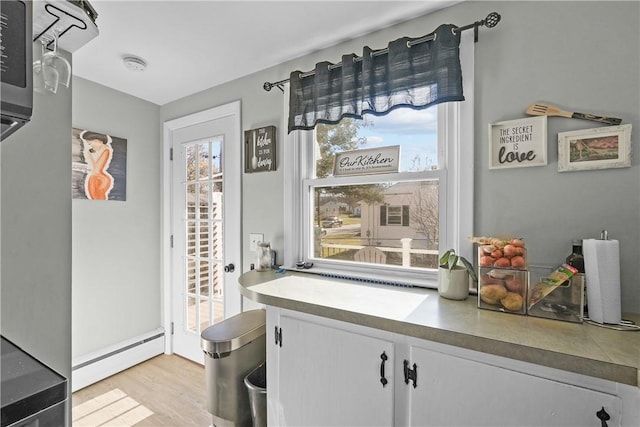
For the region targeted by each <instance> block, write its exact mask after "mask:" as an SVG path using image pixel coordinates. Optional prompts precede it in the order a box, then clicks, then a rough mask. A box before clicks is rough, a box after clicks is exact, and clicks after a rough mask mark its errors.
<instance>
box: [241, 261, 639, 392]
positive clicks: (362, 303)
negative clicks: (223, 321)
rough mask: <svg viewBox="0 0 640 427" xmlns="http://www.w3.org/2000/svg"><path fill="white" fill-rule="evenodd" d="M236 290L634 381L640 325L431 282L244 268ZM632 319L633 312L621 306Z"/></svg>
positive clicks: (323, 312)
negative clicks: (503, 303) (530, 308)
mask: <svg viewBox="0 0 640 427" xmlns="http://www.w3.org/2000/svg"><path fill="white" fill-rule="evenodd" d="M239 282H240V291H241V293H242V294H243V295H244V296H246V297H248V298H250V299H253V300H254V301H257V302H259V303H263V304H266V305H271V306H275V307H281V308H286V309H290V310H296V311H301V312H304V313H309V314H314V315H319V316H323V317H327V318H331V319H335V320H340V321H346V322H350V323H354V324H359V325H364V326H369V327H373V328H377V329H381V330H386V331H389V332H394V333H399V334H403V335H408V336H413V337H416V338H421V339H427V340H431V341H435V342H441V343H444V344H449V345H455V346H458V347H462V348H467V349H471V350H477V351H482V352H485V353H489V354H494V355H498V356H504V357H510V358H513V359H516V360H522V361H525V362H530V363H536V364H539V365H543V366H548V367H552V368H557V369H563V370H566V371H569V372H575V373H579V374H583V375H589V376H593V377H597V378H603V379H607V380H611V381H616V382H619V383H623V384H629V385H633V386H638V385H639V384H640V381H639V372H640V332H627V331H624V332H623V331H614V330H610V329H605V328H601V327H598V326H594V325H589V324H580V323H570V322H562V321H557V320H550V319H542V318H537V317H531V316H522V315H516V314H509V313H501V312H497V311H490V310H483V309H479V308H477V302H476V297H475V296H474V295H471V296H470V297H469V298H468V299H467V300H465V301H453V300H447V299H444V298H441V297H439V296H438V293H437V292H436V291H435V290H431V289H423V288H405V287H396V286H388V285H375V284H368V283H360V282H355V281H348V280H340V279H333V278H324V277H322V276H318V275H314V274H310V273H303V272H297V271H287V272H285V273H283V274H281V273H275V272H274V271H267V272H256V271H251V272H248V273H245V274H243V275H242V276H241V277H240V280H239ZM625 318H629V319H631V320H634V321H636V322H640V315H638V314H627V315H625Z"/></svg>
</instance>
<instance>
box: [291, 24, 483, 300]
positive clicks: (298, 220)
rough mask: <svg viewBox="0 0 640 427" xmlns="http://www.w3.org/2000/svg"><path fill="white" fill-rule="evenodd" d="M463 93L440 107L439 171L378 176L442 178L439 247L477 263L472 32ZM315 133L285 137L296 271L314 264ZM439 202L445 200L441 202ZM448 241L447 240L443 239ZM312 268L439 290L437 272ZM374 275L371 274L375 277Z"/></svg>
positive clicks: (463, 58)
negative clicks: (473, 238) (312, 186)
mask: <svg viewBox="0 0 640 427" xmlns="http://www.w3.org/2000/svg"><path fill="white" fill-rule="evenodd" d="M460 62H461V65H462V75H463V90H464V95H465V101H462V102H450V103H444V104H440V105H438V146H439V153H438V157H439V164H443V165H445V166H444V168H443V169H440V170H438V171H435V173H434V171H429V172H427V173H424V174H421V173H419V172H418V173H416V172H412V173H402V172H400V173H397V174H384V175H378V176H376V178H378V181H380V180H384V181H394V180H395V179H402V178H405V179H406V178H409V176H410V177H411V178H410V179H429V178H434V177H437V178H438V179H439V183H440V184H439V185H440V190H439V191H440V192H441V193H442V194H444V195H445V196H444V200H445V203H440V204H439V209H440V212H439V217H440V221H439V223H440V245H439V246H440V247H439V252H440V253H442V252H444V251H445V250H447V249H450V248H454V249H455V250H456V252H457V253H458V254H461V255H463V256H464V257H466V258H467V259H469V260H472V259H473V256H474V254H473V245H472V243H471V242H470V240H469V236H472V235H473V207H474V203H473V193H474V192H473V188H474V185H473V166H474V143H475V138H474V132H473V130H474V108H473V105H474V101H473V95H474V43H473V34H472V32H470V31H467V32H463V33H462V41H461V44H460ZM283 98H284V100H285V102H284V104H285V105H284V123H283V126H284V129H286V127H287V126H286V122H287V117H288V114H289V105H288V102H289V87H288V85H287V86H285V93H284V97H283ZM314 134H315V132H313V131H293V132H291V133H290V134H288V135H287V137H286V138H285V141H284V142H283V143H284V148H283V153H284V154H283V157H284V158H283V167H284V256H283V266H284V267H285V268H295V264H296V262H297V261H299V260H310V259H311V258H312V256H313V248H312V247H311V246H312V244H313V242H308V244H307V245H305V236H309V237H310V236H313V234H312V227H313V224H312V222H313V221H312V217H313V216H312V215H311V212H310V206H311V200H310V197H311V194H310V193H311V191H309V178H310V177H309V176H306V175H305V174H306V173H308V172H310V171H313V166H314V165H313V161H314V160H313V156H312V155H311V154H312V153H310V150H312V147H313V144H312V142H313V140H314V139H315V135H314ZM313 182H314V184H315V185H338V184H339V180H338V179H336V178H321V179H314V180H313ZM371 182H375V178H372V177H371V176H361V177H351V178H350V179H349V183H348V185H352V184H366V183H371ZM440 200H443V197H441V199H440ZM443 236H444V238H443ZM313 262H314V266H313V267H312V268H311V269H309V270H305V271H308V272H313V273H319V274H327V275H331V276H338V277H340V276H344V277H357V278H363V279H371V280H376V281H388V282H391V283H401V284H410V285H417V286H425V287H434V288H435V287H437V270H433V271H431V270H427V271H425V270H424V269H420V270H419V271H417V270H418V269H403V268H400V267H396V266H386V265H375V266H374V265H372V264H367V265H366V266H362V265H360V264H357V263H345V262H335V261H331V260H327V259H313ZM372 271H373V272H372Z"/></svg>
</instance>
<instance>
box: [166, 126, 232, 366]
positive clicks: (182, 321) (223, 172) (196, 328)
mask: <svg viewBox="0 0 640 427" xmlns="http://www.w3.org/2000/svg"><path fill="white" fill-rule="evenodd" d="M237 123H238V117H237V116H236V115H223V116H221V117H216V118H213V119H210V120H208V119H206V120H205V121H202V122H199V123H195V124H192V125H189V126H185V127H183V128H180V129H176V130H174V132H173V138H172V142H173V162H172V170H173V178H172V179H173V195H172V196H173V200H172V207H173V209H172V210H173V212H172V216H173V218H172V226H173V230H172V234H173V249H172V285H171V289H172V304H171V305H172V319H173V351H174V352H175V353H176V354H179V355H181V356H184V357H187V358H189V359H191V360H194V361H196V362H199V363H203V361H204V358H203V352H202V349H201V345H200V334H201V332H202V331H203V330H204V329H205V328H207V327H208V326H210V325H212V324H215V323H218V322H220V321H222V320H223V319H225V318H227V317H230V316H233V315H235V314H237V313H239V312H240V299H241V297H240V294H239V291H238V286H237V280H238V275H239V272H240V271H241V268H240V265H239V263H240V257H241V254H240V241H241V235H240V216H239V215H238V213H239V212H240V173H241V170H240V165H241V162H240V149H239V147H240V146H241V145H240V139H239V133H240V132H239V128H238V126H237Z"/></svg>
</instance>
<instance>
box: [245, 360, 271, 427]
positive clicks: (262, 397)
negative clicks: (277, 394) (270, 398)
mask: <svg viewBox="0 0 640 427" xmlns="http://www.w3.org/2000/svg"><path fill="white" fill-rule="evenodd" d="M244 385H245V386H247V392H248V393H249V406H250V407H251V419H252V420H253V427H267V364H266V363H262V364H261V365H260V366H258V367H257V368H256V369H254V370H253V371H251V373H250V374H249V375H247V376H246V377H244Z"/></svg>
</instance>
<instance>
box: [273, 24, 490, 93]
mask: <svg viewBox="0 0 640 427" xmlns="http://www.w3.org/2000/svg"><path fill="white" fill-rule="evenodd" d="M500 18H501V16H500V14H499V13H498V12H491V13H490V14H488V15H487V17H486V18H484V19H482V20H480V21H476V22H474V23H473V24H469V25H465V26H463V27H458V28H456V29H454V30H453V31H460V32H462V31H466V30H469V29H471V28H473V38H474V41H475V42H476V43H477V42H478V27H481V26H483V25H484V26H485V27H487V28H493V27H495V26H496V25H498V22H500ZM434 38H435V35H434V33H431V34H427V35H426V36H424V37H421V38H419V39H416V40H413V41H410V42H409V43H408V45H409V47H411V46H413V45H416V44H420V43H425V42H428V41H431V40H433V39H434ZM388 52H389V49H388V48H386V47H385V48H384V49H380V50H374V51H373V53H372V54H373V56H378V55H384V54H386V53H388ZM353 60H354V61H355V62H358V61H362V57H361V56H357V57H355V58H354V59H353ZM341 66H342V62H338V63H337V64H333V65H330V66H329V69H330V70H332V69H334V68H339V67H341ZM314 74H315V71H307V72H306V73H302V74H301V75H300V77H301V78H304V77H309V76H312V75H314ZM288 81H289V79H284V80H280V81H278V82H274V83H270V82H265V83H264V85H262V88H263V89H264V90H266V91H270V90H271V89H272V88H273V87H274V86H275V87H277V88H278V89H280V90H281V91H282V92H284V89H282V85H283V84H284V83H286V82H288Z"/></svg>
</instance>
